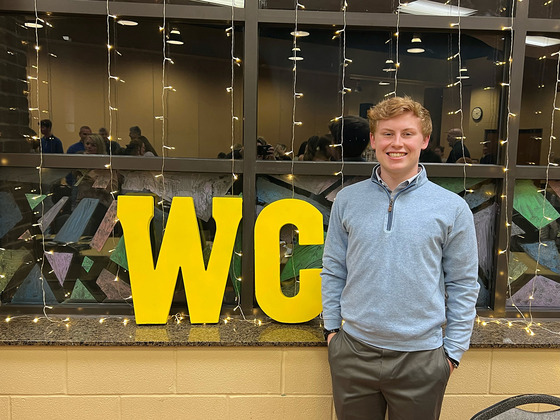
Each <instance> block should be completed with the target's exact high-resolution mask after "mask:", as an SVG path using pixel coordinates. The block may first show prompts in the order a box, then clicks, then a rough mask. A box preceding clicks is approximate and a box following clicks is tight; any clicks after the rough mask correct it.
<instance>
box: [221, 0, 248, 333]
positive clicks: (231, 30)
mask: <svg viewBox="0 0 560 420" xmlns="http://www.w3.org/2000/svg"><path fill="white" fill-rule="evenodd" d="M226 36H228V37H230V41H231V45H230V69H231V78H230V85H229V87H227V88H226V92H227V93H228V94H229V95H230V117H231V195H232V196H233V194H234V189H233V188H234V184H235V181H237V179H238V178H239V177H238V175H237V174H236V173H235V122H236V121H238V120H239V118H238V117H236V115H235V96H234V93H235V68H236V67H238V66H240V65H241V59H239V58H238V57H236V56H235V7H234V2H233V1H232V2H231V26H230V27H228V28H227V29H226ZM233 252H234V254H235V255H236V256H237V257H239V258H240V259H241V258H242V256H243V252H241V251H236V250H235V244H234V249H233ZM234 258H235V257H234ZM231 267H232V269H231V271H232V273H233V275H232V276H231V282H232V283H234V284H232V285H233V290H234V291H235V300H236V302H237V305H236V306H235V308H233V312H235V311H237V310H239V313H240V314H241V317H242V318H243V319H246V318H245V314H244V313H243V308H242V307H241V293H240V290H241V287H242V284H243V278H242V276H241V274H240V275H238V274H237V273H236V272H235V263H234V261H233V260H232V263H231ZM235 283H237V284H235ZM228 318H229V317H228ZM228 318H226V319H228ZM224 322H225V323H227V321H226V320H224Z"/></svg>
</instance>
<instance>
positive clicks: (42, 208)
mask: <svg viewBox="0 0 560 420" xmlns="http://www.w3.org/2000/svg"><path fill="white" fill-rule="evenodd" d="M33 8H34V12H35V46H34V49H35V66H32V67H34V68H35V78H34V80H35V83H34V85H35V100H36V103H37V106H36V108H31V107H30V111H31V112H33V111H36V112H37V115H38V116H37V117H34V116H33V114H31V117H32V118H31V121H32V122H33V120H35V119H36V120H37V122H38V123H39V129H40V127H41V125H40V121H41V110H40V107H41V103H40V101H39V100H40V93H39V89H40V84H39V77H40V75H39V50H40V49H41V47H40V45H39V21H40V20H41V19H40V18H39V12H38V9H37V0H33ZM41 138H42V136H40V137H39V142H40V143H39V153H40V157H39V166H38V167H37V171H38V175H39V196H42V195H43V153H44V152H43V142H42V140H41ZM32 192H33V191H32ZM44 215H45V202H44V200H41V216H43V217H44ZM39 226H40V227H42V226H41V225H39ZM41 250H42V255H41V258H39V259H38V260H37V261H40V262H41V265H40V271H39V280H40V281H41V292H42V299H43V314H44V315H45V318H46V319H48V320H49V321H51V318H50V317H49V315H48V314H47V309H52V307H51V306H48V305H47V296H46V289H45V281H46V280H45V277H44V275H43V270H44V267H45V252H46V247H45V232H44V231H43V233H42V235H41Z"/></svg>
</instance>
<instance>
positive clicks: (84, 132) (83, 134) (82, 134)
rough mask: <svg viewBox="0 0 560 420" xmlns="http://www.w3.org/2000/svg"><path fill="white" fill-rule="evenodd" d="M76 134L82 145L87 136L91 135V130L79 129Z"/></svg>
mask: <svg viewBox="0 0 560 420" xmlns="http://www.w3.org/2000/svg"><path fill="white" fill-rule="evenodd" d="M78 134H79V135H80V141H81V142H82V143H83V142H85V141H86V138H87V136H89V135H90V134H91V130H90V129H89V128H81V129H80V132H79V133H78Z"/></svg>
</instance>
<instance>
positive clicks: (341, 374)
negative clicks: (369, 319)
mask: <svg viewBox="0 0 560 420" xmlns="http://www.w3.org/2000/svg"><path fill="white" fill-rule="evenodd" d="M329 364H330V367H331V376H332V385H333V398H334V405H335V409H336V415H337V417H338V420H383V419H385V412H386V411H388V415H389V420H416V419H417V420H437V419H439V414H440V411H441V403H442V401H443V395H444V393H445V387H446V386H447V381H448V379H449V375H450V368H449V364H448V362H447V357H446V356H445V352H444V351H443V347H440V348H438V349H435V350H426V351H417V352H400V351H393V350H386V349H382V348H377V347H373V346H369V345H367V344H364V343H362V342H360V341H357V340H356V339H354V338H353V337H351V336H349V335H348V334H347V333H345V332H344V330H340V332H338V333H337V334H336V335H335V336H334V337H333V338H332V339H331V342H330V344H329Z"/></svg>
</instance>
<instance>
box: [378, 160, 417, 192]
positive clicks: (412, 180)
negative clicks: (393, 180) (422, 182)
mask: <svg viewBox="0 0 560 420" xmlns="http://www.w3.org/2000/svg"><path fill="white" fill-rule="evenodd" d="M380 169H381V165H376V166H375V167H374V168H373V172H372V174H371V180H372V181H373V182H375V183H378V184H380V185H381V186H382V187H384V188H385V189H386V190H387V191H388V192H389V195H390V196H391V197H395V195H396V194H397V193H398V192H399V191H402V190H404V189H405V188H406V187H408V186H409V185H410V184H412V183H415V182H416V180H417V179H418V178H419V177H420V175H423V176H422V178H425V177H426V168H424V166H423V165H420V164H419V165H418V173H416V174H415V175H414V176H412V177H410V178H408V179H407V180H405V181H403V182H401V183H400V184H399V185H398V186H397V188H395V189H394V190H393V191H391V189H390V188H389V186H388V185H387V184H386V183H385V181H383V179H382V178H381V176H380V174H379V172H380Z"/></svg>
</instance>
